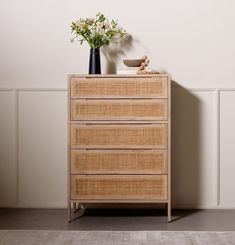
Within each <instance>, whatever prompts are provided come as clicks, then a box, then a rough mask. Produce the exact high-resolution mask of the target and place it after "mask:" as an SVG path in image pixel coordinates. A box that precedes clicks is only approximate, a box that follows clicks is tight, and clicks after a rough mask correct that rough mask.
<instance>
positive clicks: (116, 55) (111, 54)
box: [101, 36, 133, 74]
mask: <svg viewBox="0 0 235 245" xmlns="http://www.w3.org/2000/svg"><path fill="white" fill-rule="evenodd" d="M132 45H133V38H132V36H128V38H127V39H126V40H124V41H122V42H120V43H119V44H118V45H110V46H108V47H104V48H102V49H101V51H102V54H103V55H104V56H105V58H106V60H107V67H106V73H107V74H116V71H117V67H116V64H117V62H118V61H119V60H120V57H121V56H124V55H125V53H126V52H127V51H128V50H130V49H131V48H132Z"/></svg>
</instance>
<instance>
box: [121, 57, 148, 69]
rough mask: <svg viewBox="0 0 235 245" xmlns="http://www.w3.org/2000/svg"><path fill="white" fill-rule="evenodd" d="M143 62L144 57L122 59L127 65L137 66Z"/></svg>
mask: <svg viewBox="0 0 235 245" xmlns="http://www.w3.org/2000/svg"><path fill="white" fill-rule="evenodd" d="M143 62H145V59H128V60H123V63H124V64H125V65H126V66H128V67H138V66H140V65H141V63H143Z"/></svg>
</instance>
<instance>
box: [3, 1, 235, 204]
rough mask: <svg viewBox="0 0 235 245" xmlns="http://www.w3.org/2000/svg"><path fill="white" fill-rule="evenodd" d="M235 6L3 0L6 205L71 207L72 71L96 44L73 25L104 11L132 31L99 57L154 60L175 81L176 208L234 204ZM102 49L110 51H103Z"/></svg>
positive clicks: (83, 67) (82, 69)
mask: <svg viewBox="0 0 235 245" xmlns="http://www.w3.org/2000/svg"><path fill="white" fill-rule="evenodd" d="M234 9H235V2H234V1H232V0H225V1H219V0H207V1H203V0H197V1H195V0H194V1H192V0H178V1H173V0H164V1H163V0H161V1H154V0H148V1H145V2H143V3H142V2H139V3H138V2H134V1H123V0H120V1H116V2H114V1H108V0H100V1H93V2H92V3H91V2H86V1H74V0H71V1H65V0H60V1H56V0H47V1H45V0H44V1H39V0H33V1H32V0H22V1H13V0H0V33H1V38H0V54H1V55H0V115H1V120H0V205H1V206H18V207H65V206H66V169H67V163H66V157H67V153H66V144H67V143H66V140H67V135H66V134H67V133H66V132H67V131H66V119H67V101H66V96H67V92H66V91H67V74H69V73H80V74H81V73H87V70H88V56H89V47H88V46H87V45H83V46H80V45H79V44H78V43H74V44H71V43H70V42H69V39H70V37H71V33H70V23H71V21H73V20H76V19H77V18H79V17H86V16H89V17H93V16H94V15H95V13H96V12H97V11H101V12H103V13H104V14H105V15H107V16H108V17H110V18H114V19H118V20H119V23H120V24H121V26H122V27H124V28H126V30H127V31H128V32H129V33H130V34H131V35H132V36H133V40H132V42H131V43H129V44H128V45H126V46H118V47H116V48H115V47H112V51H113V52H114V53H115V52H116V51H117V50H118V51H122V53H121V54H118V55H117V56H115V57H114V56H110V55H108V54H107V50H106V51H105V54H106V56H105V55H104V53H103V54H102V72H103V73H107V72H109V71H110V68H111V67H110V64H112V63H114V64H117V65H118V66H120V65H121V60H122V59H123V58H132V57H141V56H142V55H144V54H146V55H148V56H149V57H150V59H151V63H150V65H151V67H153V68H155V69H157V70H159V71H164V72H169V73H170V74H171V75H172V79H173V80H174V81H175V82H176V83H177V85H174V86H173V89H172V90H173V91H172V94H173V98H172V106H173V112H172V116H173V135H172V137H173V147H172V148H173V152H172V159H173V160H172V165H173V201H174V205H175V206H176V207H182V208H183V207H205V208H214V207H219V208H235V194H234V191H233V186H234V185H235V180H234V178H233V172H234V171H233V170H234V161H233V159H235V151H234V143H233V141H234V140H233V139H234V137H235V129H234V120H235V113H234V112H233V111H234V110H233V105H234V103H235V73H234V70H235V69H234V68H235V62H234V57H235V46H234V43H235V33H234V30H235V15H234ZM103 51H104V50H103Z"/></svg>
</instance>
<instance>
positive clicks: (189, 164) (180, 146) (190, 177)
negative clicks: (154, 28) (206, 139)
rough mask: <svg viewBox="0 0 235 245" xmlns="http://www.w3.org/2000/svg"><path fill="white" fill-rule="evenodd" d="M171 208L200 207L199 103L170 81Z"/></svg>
mask: <svg viewBox="0 0 235 245" xmlns="http://www.w3.org/2000/svg"><path fill="white" fill-rule="evenodd" d="M171 103H172V161H171V162H172V198H173V200H172V201H173V207H176V208H196V207H198V206H200V203H201V201H202V200H201V189H200V188H201V171H200V162H201V154H202V149H201V148H200V131H201V128H200V127H201V125H200V112H201V106H202V105H201V102H200V100H199V99H198V98H197V97H196V96H195V95H194V94H192V93H191V92H190V91H188V90H186V89H185V88H183V87H181V86H180V85H179V84H177V83H176V82H175V81H172V102H171Z"/></svg>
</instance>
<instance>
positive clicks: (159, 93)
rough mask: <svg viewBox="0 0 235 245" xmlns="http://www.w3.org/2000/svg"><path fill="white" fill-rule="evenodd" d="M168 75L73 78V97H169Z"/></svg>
mask: <svg viewBox="0 0 235 245" xmlns="http://www.w3.org/2000/svg"><path fill="white" fill-rule="evenodd" d="M167 81H168V77H167V76H159V77H150V76H149V77H141V76H137V77H130V78H128V77H112V78H109V77H102V78H99V77H90V78H88V77H87V78H74V77H73V78H71V91H70V92H71V98H114V97H115V98H167Z"/></svg>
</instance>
